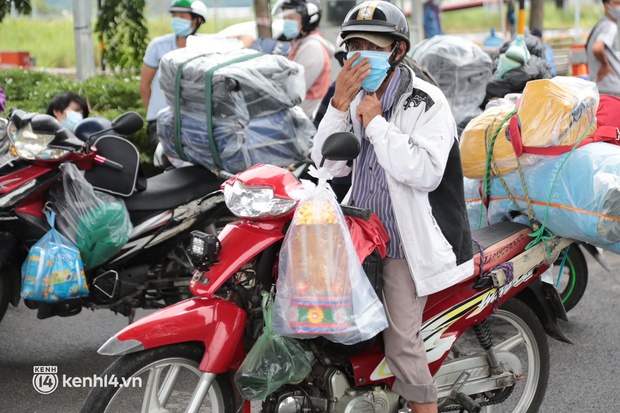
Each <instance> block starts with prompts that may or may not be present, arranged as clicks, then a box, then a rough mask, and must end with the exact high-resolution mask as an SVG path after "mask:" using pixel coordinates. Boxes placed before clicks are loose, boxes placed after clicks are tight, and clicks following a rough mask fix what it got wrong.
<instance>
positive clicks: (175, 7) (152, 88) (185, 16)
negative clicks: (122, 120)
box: [140, 0, 207, 149]
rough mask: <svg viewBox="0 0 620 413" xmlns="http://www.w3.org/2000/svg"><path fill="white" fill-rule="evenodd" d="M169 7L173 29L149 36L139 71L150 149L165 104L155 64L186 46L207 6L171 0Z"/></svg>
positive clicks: (199, 2)
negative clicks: (156, 35) (155, 35)
mask: <svg viewBox="0 0 620 413" xmlns="http://www.w3.org/2000/svg"><path fill="white" fill-rule="evenodd" d="M168 11H169V12H170V13H171V14H172V22H171V26H172V30H173V31H174V33H170V34H165V35H163V36H159V37H156V38H154V39H153V40H151V42H150V43H149V45H148V46H147V48H146V52H145V54H144V59H143V61H144V64H143V65H142V74H141V75H140V96H141V97H142V102H143V103H144V107H146V123H147V131H148V134H149V138H150V140H151V145H152V147H153V149H155V147H156V146H157V143H158V142H159V138H158V137H157V124H156V120H157V112H159V111H160V110H161V109H163V108H165V107H166V102H165V100H164V93H163V92H162V90H161V88H160V87H159V79H158V76H157V68H158V67H159V61H160V60H161V58H162V57H163V56H164V55H165V54H166V53H168V52H170V51H172V50H175V49H179V48H182V47H185V45H186V43H187V37H188V36H190V35H193V34H195V33H196V31H197V30H198V28H200V25H201V24H202V23H204V22H205V21H206V20H207V7H206V6H205V4H204V3H203V2H202V1H200V0H195V1H190V0H172V3H170V7H169V8H168Z"/></svg>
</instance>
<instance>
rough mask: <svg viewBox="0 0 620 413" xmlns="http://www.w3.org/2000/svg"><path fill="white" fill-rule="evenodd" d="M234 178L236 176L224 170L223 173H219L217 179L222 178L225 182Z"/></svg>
mask: <svg viewBox="0 0 620 413" xmlns="http://www.w3.org/2000/svg"><path fill="white" fill-rule="evenodd" d="M233 176H235V174H231V173H230V172H228V171H223V170H222V171H219V172H218V173H217V177H218V178H220V179H223V180H225V181H226V180H229V179H230V178H232V177H233Z"/></svg>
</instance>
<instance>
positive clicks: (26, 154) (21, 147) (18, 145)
mask: <svg viewBox="0 0 620 413" xmlns="http://www.w3.org/2000/svg"><path fill="white" fill-rule="evenodd" d="M14 136H15V138H14V139H13V142H12V144H13V149H14V150H15V153H16V154H17V156H19V157H20V158H23V159H28V160H35V159H43V160H47V159H60V158H63V157H65V156H67V154H68V153H69V151H67V150H65V149H54V148H49V147H48V145H49V144H50V143H51V142H52V141H53V140H54V137H55V136H54V135H50V134H44V133H35V132H33V131H32V126H31V125H30V124H27V125H25V126H24V127H22V128H21V129H19V130H18V131H17V135H14Z"/></svg>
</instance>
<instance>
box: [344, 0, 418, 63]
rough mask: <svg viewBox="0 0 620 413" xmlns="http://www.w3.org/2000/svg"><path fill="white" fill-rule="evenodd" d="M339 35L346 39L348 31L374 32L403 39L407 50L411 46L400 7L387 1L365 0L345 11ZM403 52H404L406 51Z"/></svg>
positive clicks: (405, 19) (407, 25) (405, 20)
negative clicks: (347, 11)
mask: <svg viewBox="0 0 620 413" xmlns="http://www.w3.org/2000/svg"><path fill="white" fill-rule="evenodd" d="M340 32H341V33H340V35H341V36H342V38H343V39H346V37H347V34H349V33H354V32H355V33H376V34H383V35H387V36H392V37H394V38H395V40H403V41H405V43H406V44H407V51H406V52H408V51H409V49H410V48H411V40H409V24H408V23H407V18H406V17H405V14H404V13H403V11H402V10H401V9H399V8H398V7H396V6H395V5H393V4H392V3H390V2H388V1H365V2H363V3H360V4H358V5H357V6H355V7H353V8H352V9H351V10H350V11H349V13H347V15H346V17H345V18H344V21H343V23H342V26H341V27H340ZM406 52H405V53H406Z"/></svg>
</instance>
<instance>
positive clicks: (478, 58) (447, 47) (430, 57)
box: [411, 35, 492, 124]
mask: <svg viewBox="0 0 620 413" xmlns="http://www.w3.org/2000/svg"><path fill="white" fill-rule="evenodd" d="M411 57H412V58H414V59H415V60H416V61H418V62H419V63H420V64H422V66H424V67H426V68H427V69H428V71H429V72H430V73H431V74H432V75H433V77H434V78H435V80H436V81H437V83H438V86H439V88H440V89H441V91H442V92H443V93H444V95H445V96H446V98H447V99H448V103H449V104H450V109H452V115H453V116H454V119H455V120H456V123H457V124H461V122H463V121H464V120H466V119H471V117H472V116H475V115H476V114H478V113H480V109H478V106H480V104H482V101H483V100H484V96H485V88H486V84H487V82H488V80H489V79H490V77H491V67H492V62H491V58H490V57H489V55H488V54H486V53H485V52H484V51H483V50H482V49H481V48H480V47H479V46H478V45H477V44H475V43H474V42H472V41H471V40H467V39H465V38H463V37H460V36H449V35H442V36H434V37H433V38H431V39H427V40H424V41H423V42H422V43H420V44H418V45H417V46H416V47H415V48H414V49H413V50H412V52H411Z"/></svg>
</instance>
